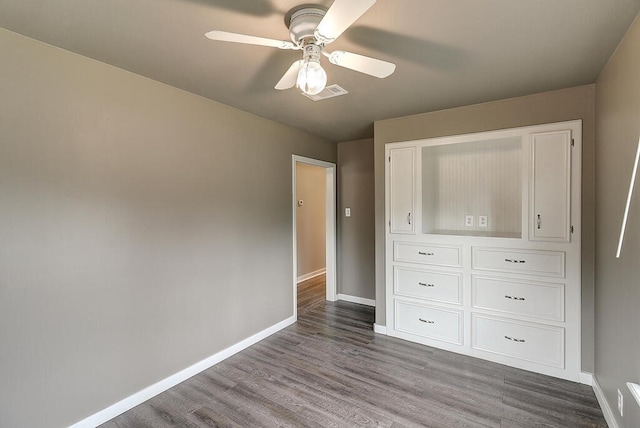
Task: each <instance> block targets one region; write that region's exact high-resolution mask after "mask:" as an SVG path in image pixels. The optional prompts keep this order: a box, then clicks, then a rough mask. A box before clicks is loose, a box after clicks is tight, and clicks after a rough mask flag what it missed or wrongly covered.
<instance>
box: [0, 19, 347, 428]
mask: <svg viewBox="0 0 640 428" xmlns="http://www.w3.org/2000/svg"><path fill="white" fill-rule="evenodd" d="M0 53H1V54H0V56H1V57H2V66H1V67H0V344H1V345H0V379H1V382H0V426H2V427H18V426H19V427H30V426H33V427H42V426H47V427H60V426H66V425H68V424H71V423H74V422H77V421H79V420H81V419H83V418H85V417H87V416H89V415H91V414H93V413H95V412H97V411H100V410H101V409H103V408H105V407H107V406H109V405H111V404H113V403H115V402H117V401H119V400H121V399H123V398H125V397H127V396H128V395H130V394H133V393H136V392H138V391H139V390H141V389H143V388H145V387H147V386H149V385H151V384H153V383H154V382H157V381H159V380H161V379H164V378H165V377H167V376H169V375H172V374H174V373H176V372H178V371H180V370H182V369H184V368H186V367H188V366H189V365H191V364H193V363H195V362H197V361H200V360H202V359H203V358H206V357H209V356H211V355H213V354H215V353H216V352H218V351H220V350H222V349H224V348H226V347H228V346H230V345H233V344H235V343H237V342H238V341H240V340H242V339H244V338H246V337H249V336H250V335H252V334H254V333H256V332H259V331H261V330H263V329H265V328H267V327H269V326H271V325H273V324H276V323H278V322H279V321H282V320H284V319H286V318H288V317H290V316H292V315H293V277H292V273H293V265H292V263H293V253H292V239H293V236H292V234H293V231H292V209H291V194H292V187H291V186H292V177H291V156H292V154H293V153H295V154H299V155H303V156H308V157H312V158H317V159H322V160H325V161H330V162H335V161H336V145H335V144H333V143H330V142H328V141H325V140H322V139H319V138H316V137H313V136H310V135H309V134H305V133H303V132H299V131H296V130H293V129H292V128H288V127H286V126H282V125H279V124H276V123H274V122H271V121H268V120H264V119H261V118H258V117H256V116H253V115H250V114H247V113H243V112H241V111H239V110H235V109H232V108H229V107H227V106H224V105H221V104H218V103H215V102H211V101H209V100H206V99H204V98H201V97H198V96H195V95H193V94H190V93H187V92H184V91H180V90H178V89H175V88H171V87H168V86H166V85H163V84H160V83H158V82H154V81H151V80H148V79H145V78H142V77H140V76H138V75H134V74H132V73H129V72H125V71H122V70H120V69H117V68H114V67H111V66H108V65H105V64H102V63H99V62H96V61H93V60H90V59H88V58H84V57H81V56H78V55H75V54H72V53H69V52H67V51H63V50H60V49H57V48H53V47H51V46H49V45H46V44H43V43H39V42H36V41H34V40H31V39H28V38H25V37H22V36H18V35H16V34H14V33H10V32H8V31H5V30H0ZM247 314H250V316H247Z"/></svg>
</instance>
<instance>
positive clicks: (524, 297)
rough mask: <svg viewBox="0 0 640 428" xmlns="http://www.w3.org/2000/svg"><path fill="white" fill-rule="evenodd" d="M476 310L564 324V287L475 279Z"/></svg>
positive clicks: (473, 291) (532, 282) (474, 298)
mask: <svg viewBox="0 0 640 428" xmlns="http://www.w3.org/2000/svg"><path fill="white" fill-rule="evenodd" d="M471 284H472V291H471V296H472V304H473V306H474V307H475V308H481V309H490V310H494V311H501V312H509V313H512V314H518V315H527V316H532V317H537V318H544V319H549V320H554V321H564V284H553V283H544V282H534V281H522V280H515V279H508V278H490V277H483V276H475V275H474V276H473V277H472V280H471Z"/></svg>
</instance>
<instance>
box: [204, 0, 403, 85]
mask: <svg viewBox="0 0 640 428" xmlns="http://www.w3.org/2000/svg"><path fill="white" fill-rule="evenodd" d="M375 2H376V0H335V1H334V2H333V4H332V5H331V6H330V7H329V9H325V8H323V7H321V6H314V5H302V6H298V7H295V8H293V9H292V10H290V11H289V12H288V13H287V15H286V16H285V23H286V24H287V27H288V28H289V36H290V37H291V42H289V41H284V40H275V39H267V38H264V37H256V36H249V35H245V34H237V33H229V32H226V31H218V30H214V31H209V32H208V33H206V36H207V37H208V38H210V39H212V40H220V41H224V42H235V43H246V44H251V45H260V46H269V47H274V48H279V49H293V50H301V51H302V59H300V60H298V61H296V62H294V63H293V64H291V67H289V69H288V70H287V71H286V72H285V73H284V75H283V76H282V78H281V79H280V81H279V82H278V83H277V84H276V86H275V88H276V89H278V90H283V89H289V88H292V87H294V86H297V87H298V88H300V89H301V90H302V91H303V92H304V93H306V94H309V95H315V94H318V93H319V92H321V91H322V90H323V89H324V88H325V86H326V84H327V73H326V72H325V71H324V69H323V68H322V66H321V65H320V57H321V56H325V57H327V58H328V59H329V62H331V63H332V64H335V65H339V66H341V67H344V68H348V69H351V70H355V71H359V72H361V73H365V74H368V75H370V76H375V77H378V78H381V79H382V78H385V77H387V76H389V75H391V74H392V73H393V72H394V71H395V69H396V65H395V64H393V63H391V62H387V61H382V60H379V59H376V58H371V57H368V56H364V55H358V54H354V53H351V52H345V51H342V50H338V51H333V52H328V51H327V50H326V49H325V46H326V45H328V44H329V43H331V42H333V41H334V40H336V39H337V38H338V36H340V35H341V34H342V33H343V32H344V31H345V30H346V29H347V28H349V27H350V26H351V25H352V24H353V23H354V22H355V21H356V20H357V19H358V18H360V17H361V16H362V15H363V14H364V13H365V12H366V11H367V10H369V8H371V6H373V5H374V3H375Z"/></svg>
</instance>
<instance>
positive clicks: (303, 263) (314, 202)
mask: <svg viewBox="0 0 640 428" xmlns="http://www.w3.org/2000/svg"><path fill="white" fill-rule="evenodd" d="M326 177H327V174H326V172H325V169H324V168H322V167H319V166H314V165H308V164H305V163H300V162H298V163H296V200H302V201H303V204H302V206H299V205H297V206H296V230H297V233H296V235H297V236H296V249H297V252H298V254H297V257H296V258H297V260H298V278H299V277H301V276H303V275H306V274H309V273H313V272H316V271H318V270H320V269H324V268H325V267H326V266H327V257H326V256H327V253H326V250H325V248H326V242H327V239H326V218H327V215H326V212H325V211H326V205H327V202H326V201H327V183H326V182H327V178H326Z"/></svg>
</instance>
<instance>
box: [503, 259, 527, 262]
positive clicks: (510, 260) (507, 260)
mask: <svg viewBox="0 0 640 428" xmlns="http://www.w3.org/2000/svg"><path fill="white" fill-rule="evenodd" d="M504 261H505V262H508V263H526V262H527V261H526V260H517V259H504Z"/></svg>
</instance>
